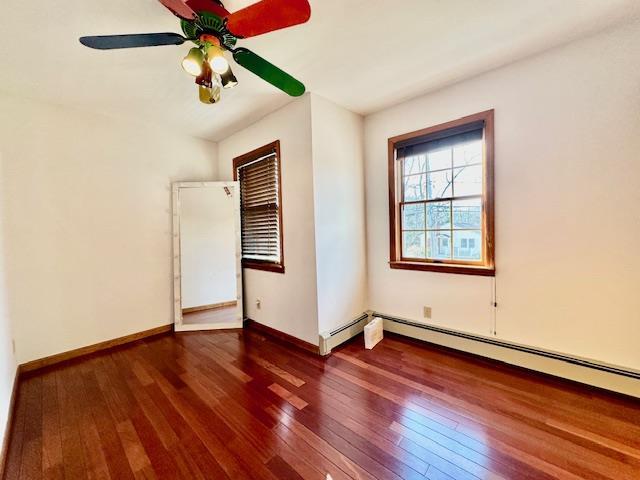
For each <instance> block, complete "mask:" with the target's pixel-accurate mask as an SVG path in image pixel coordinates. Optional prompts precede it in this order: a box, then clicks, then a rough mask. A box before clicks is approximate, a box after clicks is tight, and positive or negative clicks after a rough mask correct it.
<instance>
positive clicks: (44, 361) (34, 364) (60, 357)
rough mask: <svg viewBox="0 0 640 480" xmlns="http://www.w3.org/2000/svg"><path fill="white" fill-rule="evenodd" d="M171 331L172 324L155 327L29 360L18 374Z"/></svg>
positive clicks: (20, 367)
mask: <svg viewBox="0 0 640 480" xmlns="http://www.w3.org/2000/svg"><path fill="white" fill-rule="evenodd" d="M172 330H173V324H169V325H162V326H161V327H155V328H151V329H149V330H144V331H142V332H137V333H132V334H130V335H125V336H124V337H118V338H114V339H112V340H106V341H104V342H100V343H95V344H93V345H87V346H86V347H81V348H76V349H75V350H69V351H68V352H62V353H56V354H55V355H50V356H48V357H44V358H39V359H37V360H31V361H30V362H27V363H23V364H21V365H20V366H18V374H22V373H26V372H32V371H34V370H39V369H41V368H44V367H48V366H50V365H55V364H56V363H60V362H64V361H66V360H71V359H73V358H78V357H82V356H84V355H89V354H91V353H95V352H99V351H101V350H106V349H108V348H112V347H117V346H118V345H124V344H125V343H130V342H135V341H136V340H140V339H142V338H147V337H152V336H154V335H160V334H162V333H167V332H171V331H172Z"/></svg>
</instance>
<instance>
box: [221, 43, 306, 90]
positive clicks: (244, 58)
mask: <svg viewBox="0 0 640 480" xmlns="http://www.w3.org/2000/svg"><path fill="white" fill-rule="evenodd" d="M233 59H234V60H235V61H236V62H238V63H239V64H240V65H242V66H243V67H244V68H246V69H247V70H249V71H251V72H253V73H255V74H256V75H257V76H259V77H260V78H262V79H263V80H266V81H267V82H269V83H270V84H271V85H273V86H274V87H277V88H279V89H280V90H282V91H283V92H284V93H288V94H289V95H291V96H292V97H299V96H300V95H302V94H303V93H304V90H305V88H304V85H303V84H302V83H301V82H300V81H299V80H296V79H295V78H293V77H292V76H291V75H289V74H288V73H287V72H284V71H282V70H280V69H279V68H278V67H276V66H275V65H273V64H272V63H269V62H267V61H266V60H265V59H264V58H262V57H260V56H258V55H256V54H255V53H253V52H252V51H251V50H248V49H246V48H242V47H240V48H236V49H235V50H234V51H233Z"/></svg>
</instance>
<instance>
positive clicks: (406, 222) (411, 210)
mask: <svg viewBox="0 0 640 480" xmlns="http://www.w3.org/2000/svg"><path fill="white" fill-rule="evenodd" d="M402 229H403V230H424V203H412V204H411V205H404V206H403V207H402Z"/></svg>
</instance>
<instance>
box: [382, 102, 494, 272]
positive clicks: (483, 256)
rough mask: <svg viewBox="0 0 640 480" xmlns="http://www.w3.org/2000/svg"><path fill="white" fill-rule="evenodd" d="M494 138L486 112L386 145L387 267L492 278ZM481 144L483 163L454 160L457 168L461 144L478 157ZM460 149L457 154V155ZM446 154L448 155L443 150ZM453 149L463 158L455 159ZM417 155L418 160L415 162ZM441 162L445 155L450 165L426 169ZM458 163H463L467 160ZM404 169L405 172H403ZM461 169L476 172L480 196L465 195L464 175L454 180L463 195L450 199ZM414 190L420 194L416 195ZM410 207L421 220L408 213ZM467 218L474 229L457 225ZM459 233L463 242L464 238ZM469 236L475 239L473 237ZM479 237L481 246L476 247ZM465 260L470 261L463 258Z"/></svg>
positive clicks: (489, 112)
mask: <svg viewBox="0 0 640 480" xmlns="http://www.w3.org/2000/svg"><path fill="white" fill-rule="evenodd" d="M493 137H494V111H493V110H487V111H485V112H480V113H476V114H474V115H469V116H467V117H463V118H460V119H458V120H453V121H451V122H447V123H443V124H441V125H436V126H433V127H429V128H425V129H422V130H418V131H415V132H411V133H407V134H404V135H399V136H396V137H393V138H390V139H389V140H388V155H389V163H388V169H389V170H388V175H389V234H390V262H389V265H390V267H391V268H394V269H405V270H426V271H432V272H442V273H460V274H467V275H484V276H494V275H495V240H494V185H493V169H494V138H493ZM480 140H481V145H482V147H481V148H482V150H481V157H482V158H481V160H478V161H477V163H472V160H468V162H469V163H468V164H466V163H459V164H458V166H457V165H456V158H461V157H462V155H463V154H464V155H466V153H464V148H465V147H464V146H465V145H470V144H471V142H475V144H474V147H473V148H475V149H476V150H475V151H476V152H478V151H480V147H479V146H478V145H479V142H480ZM465 142H467V143H465ZM459 146H460V147H459ZM458 147H459V148H460V150H456V148H458ZM448 149H450V153H446V152H447V151H448ZM416 152H417V153H416ZM436 152H444V153H445V155H444V156H443V158H444V161H442V160H439V159H437V157H435V155H436ZM456 152H462V153H460V154H459V157H456V154H457V153H456ZM431 154H433V155H434V158H435V160H434V161H433V162H432V160H431V157H430V156H429V155H431ZM419 155H422V156H421V157H420V158H419V159H418V156H419ZM447 155H449V157H447ZM479 156H480V154H479V153H476V155H475V156H474V157H469V158H474V159H476V158H478V157H479ZM447 158H450V165H449V166H444V167H442V166H435V167H432V166H431V164H432V163H434V164H435V163H437V162H440V163H441V165H444V164H445V162H446V161H447ZM416 159H417V160H416ZM464 161H465V162H466V161H467V160H466V157H465V160H464ZM416 162H417V163H416ZM460 165H462V167H461V166H460ZM405 168H406V169H411V170H410V171H408V172H406V171H404V169H405ZM465 168H466V169H467V172H469V171H471V169H476V170H475V172H480V169H481V172H482V173H481V174H479V173H477V174H476V175H477V176H476V177H475V178H476V180H475V184H474V185H476V188H479V184H480V180H477V179H478V178H479V176H480V175H481V176H482V180H481V182H482V189H481V191H477V192H476V191H473V192H465V191H464V190H465V188H468V184H467V187H464V188H463V185H464V184H463V180H462V179H463V178H465V174H463V175H462V176H461V180H459V181H460V185H461V187H460V188H459V190H460V191H461V193H460V194H459V195H458V194H456V186H455V185H456V182H458V180H457V177H458V175H459V174H460V173H461V172H462V171H463V170H464V169H465ZM438 169H441V170H438ZM416 171H417V173H416ZM438 175H439V177H438ZM466 175H470V174H469V173H467V174H466ZM438 182H439V183H438ZM433 185H438V187H439V189H438V190H437V191H439V192H440V194H439V196H438V194H432V191H433V190H435V188H434V187H433ZM442 185H444V188H442ZM405 190H406V192H405ZM407 192H408V193H407ZM412 192H421V193H420V194H418V195H414V194H413V193H412ZM445 192H446V193H445ZM431 197H433V198H431ZM465 202H466V205H467V206H466V207H465V206H464V205H465ZM469 205H472V206H471V207H470V206H469ZM423 208H424V210H422V211H421V210H420V209H423ZM465 208H466V210H465ZM405 209H406V210H405ZM411 209H414V210H415V211H417V212H418V213H419V215H414V216H413V217H412V216H410V215H411ZM470 212H471V213H470ZM448 215H449V219H448V220H447V216H448ZM403 218H410V219H412V220H411V222H414V223H410V222H409V221H407V223H410V225H409V226H407V225H404V226H403ZM465 218H466V219H467V220H466V221H467V222H471V223H473V226H472V227H468V226H467V225H464V224H463V223H464V221H465V220H464V219H465ZM416 219H418V220H416ZM420 222H422V223H420ZM447 222H448V223H447ZM474 222H477V223H474ZM461 224H462V226H460V225H461ZM415 225H418V226H415ZM440 225H443V226H440ZM412 229H416V230H412ZM465 235H466V236H467V237H468V238H462V237H464V236H465ZM472 236H476V238H471V237H472ZM423 238H424V240H422V239H423ZM478 240H479V243H480V244H481V245H478ZM420 242H422V245H423V247H422V250H421V249H420V248H421V243H420ZM430 242H431V243H430ZM454 242H455V243H454ZM416 245H417V247H416ZM433 245H437V247H434V246H433ZM447 249H449V250H448V251H447ZM472 249H476V250H472ZM407 252H411V253H413V255H411V254H407ZM415 252H418V254H415ZM443 252H444V253H443ZM454 252H455V253H454ZM469 252H472V253H469ZM465 255H466V256H468V257H469V258H464V257H465Z"/></svg>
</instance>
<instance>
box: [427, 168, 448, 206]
mask: <svg viewBox="0 0 640 480" xmlns="http://www.w3.org/2000/svg"><path fill="white" fill-rule="evenodd" d="M451 179H452V173H451V170H442V171H440V172H431V173H428V174H427V199H429V200H432V199H435V198H444V197H450V196H451V192H452V190H451Z"/></svg>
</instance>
